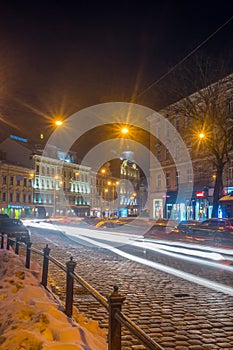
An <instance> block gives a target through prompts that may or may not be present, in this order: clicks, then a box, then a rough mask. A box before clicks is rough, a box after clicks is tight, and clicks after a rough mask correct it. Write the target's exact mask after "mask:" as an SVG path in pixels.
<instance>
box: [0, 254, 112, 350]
mask: <svg viewBox="0 0 233 350" xmlns="http://www.w3.org/2000/svg"><path fill="white" fill-rule="evenodd" d="M40 270H41V269H40V267H39V265H38V264H36V263H33V262H32V263H31V269H30V270H28V269H26V268H25V267H24V261H23V260H22V258H20V257H19V256H17V255H15V254H14V253H13V252H11V251H8V250H5V249H0V349H1V350H102V349H103V350H106V349H107V343H106V334H105V332H104V331H103V330H101V329H100V328H99V326H98V323H97V322H96V321H92V320H89V319H87V318H85V317H84V316H83V315H81V314H78V312H77V310H76V309H75V308H74V317H73V319H72V320H71V319H70V318H68V317H66V315H65V314H64V313H63V312H62V310H61V304H60V303H59V302H58V301H57V300H56V299H55V298H54V297H53V296H52V295H51V294H50V293H49V292H48V291H46V290H45V289H44V288H43V287H42V286H41V285H40Z"/></svg>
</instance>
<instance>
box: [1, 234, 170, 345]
mask: <svg viewBox="0 0 233 350" xmlns="http://www.w3.org/2000/svg"><path fill="white" fill-rule="evenodd" d="M0 235H1V249H3V248H4V238H5V239H6V249H8V250H9V249H10V246H11V245H14V246H15V253H16V254H19V247H20V246H21V245H23V246H25V247H26V259H25V267H26V268H28V269H29V268H30V260H31V252H33V253H35V254H38V255H41V256H42V257H43V266H42V279H41V284H42V285H43V286H44V287H45V288H47V280H48V270H49V262H51V263H53V264H55V265H56V266H57V267H58V268H59V269H61V270H63V271H64V272H65V274H66V298H65V299H66V300H65V310H64V311H65V314H66V315H67V316H68V317H72V314H73V291H74V280H75V281H77V282H78V283H79V284H80V285H81V286H82V287H83V288H84V289H85V290H86V291H87V292H88V293H89V294H91V295H92V296H93V297H94V298H95V299H96V300H97V301H98V302H99V303H100V304H101V305H102V306H104V307H105V308H106V309H107V311H108V314H109V326H108V350H121V326H122V325H123V326H124V327H126V328H127V329H128V330H129V331H130V332H131V333H132V334H133V335H134V336H135V337H136V338H137V339H139V340H140V342H141V343H142V344H143V345H144V346H145V347H146V348H147V349H151V350H158V349H159V350H164V348H163V347H161V346H160V345H159V344H158V343H157V342H155V341H154V340H153V339H152V338H150V337H149V336H148V335H147V334H146V333H145V332H144V331H143V330H142V329H141V328H139V327H138V326H137V325H136V324H135V323H134V322H133V321H131V320H130V318H129V317H127V316H126V315H125V314H124V313H123V312H122V311H121V309H122V305H123V302H124V300H125V297H124V296H123V295H121V294H120V293H119V291H118V287H117V286H114V288H113V292H112V293H111V294H109V295H108V296H107V298H105V297H104V296H102V295H101V294H100V293H99V292H98V291H97V290H96V289H94V288H93V287H92V286H91V285H90V284H89V283H88V282H86V281H85V280H84V279H83V278H82V277H81V276H79V275H78V274H76V273H75V271H74V269H75V266H76V262H75V261H73V258H72V257H71V258H70V260H69V261H68V262H66V265H63V264H62V263H61V262H59V261H58V260H57V259H55V258H54V257H52V256H50V251H51V249H50V248H49V247H48V244H46V246H45V248H44V249H43V251H40V250H38V249H35V248H33V247H32V243H31V242H28V243H27V244H24V243H22V242H19V241H18V240H13V239H10V238H9V237H8V236H7V235H4V234H2V233H0Z"/></svg>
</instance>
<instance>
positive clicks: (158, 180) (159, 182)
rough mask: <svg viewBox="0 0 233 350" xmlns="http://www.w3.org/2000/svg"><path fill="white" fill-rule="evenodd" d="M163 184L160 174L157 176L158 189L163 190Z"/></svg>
mask: <svg viewBox="0 0 233 350" xmlns="http://www.w3.org/2000/svg"><path fill="white" fill-rule="evenodd" d="M161 184H162V182H161V174H158V175H157V183H156V187H157V188H161Z"/></svg>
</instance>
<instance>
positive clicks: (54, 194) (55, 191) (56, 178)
mask: <svg viewBox="0 0 233 350" xmlns="http://www.w3.org/2000/svg"><path fill="white" fill-rule="evenodd" d="M59 179H60V178H59V176H58V175H55V176H54V186H53V215H54V216H55V215H56V210H57V205H56V197H57V188H56V187H57V180H59Z"/></svg>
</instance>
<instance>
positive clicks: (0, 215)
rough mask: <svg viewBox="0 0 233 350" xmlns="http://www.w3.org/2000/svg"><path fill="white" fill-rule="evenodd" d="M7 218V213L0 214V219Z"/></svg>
mask: <svg viewBox="0 0 233 350" xmlns="http://www.w3.org/2000/svg"><path fill="white" fill-rule="evenodd" d="M7 218H9V215H8V214H0V219H7Z"/></svg>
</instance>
